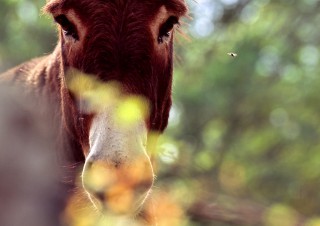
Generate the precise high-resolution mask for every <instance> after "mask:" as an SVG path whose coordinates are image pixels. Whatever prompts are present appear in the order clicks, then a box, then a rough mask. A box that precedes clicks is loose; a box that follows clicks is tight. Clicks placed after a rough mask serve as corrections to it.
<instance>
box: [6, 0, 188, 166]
mask: <svg viewBox="0 0 320 226" xmlns="http://www.w3.org/2000/svg"><path fill="white" fill-rule="evenodd" d="M161 6H165V7H166V9H167V10H168V11H169V12H170V15H172V16H176V17H178V18H180V17H182V16H184V15H185V14H186V12H187V8H186V5H185V2H184V0H108V1H107V0H51V1H49V2H48V3H47V5H46V6H45V8H44V11H45V12H47V13H49V14H52V15H53V16H57V15H60V14H64V13H65V12H68V11H69V10H73V12H74V13H75V15H77V16H78V18H79V19H80V21H81V23H82V25H83V26H84V27H86V28H87V35H86V37H85V38H84V39H82V40H80V41H81V43H82V45H81V48H78V49H76V48H73V47H72V44H70V42H67V41H66V39H65V37H64V34H63V31H62V30H61V29H59V36H60V38H59V42H58V44H57V46H56V48H55V50H54V51H53V53H52V54H50V55H48V56H45V57H42V58H38V59H34V60H31V61H29V62H26V63H24V64H22V65H20V66H18V67H16V68H14V69H11V70H10V71H8V72H6V73H5V74H3V75H1V78H2V79H5V80H9V81H11V82H13V83H20V84H22V85H24V87H25V88H26V91H27V92H28V93H32V95H41V96H47V97H48V98H49V99H48V100H49V101H50V102H52V103H53V104H57V105H58V107H57V114H56V118H55V119H54V120H56V122H57V123H59V122H60V121H61V122H62V123H61V137H60V139H59V142H60V143H62V144H63V146H62V148H61V150H62V151H64V152H66V150H68V160H69V161H70V162H84V160H85V157H84V152H85V151H86V149H87V147H88V145H89V144H88V132H89V128H90V121H91V119H92V117H94V115H92V114H90V115H89V114H84V113H81V112H80V111H79V109H78V106H77V103H76V100H75V97H74V96H73V95H72V93H70V91H69V90H68V88H67V87H66V85H65V75H66V73H67V71H68V70H69V69H70V68H76V69H78V70H80V71H82V72H84V73H87V74H91V75H92V76H96V77H97V78H98V79H99V80H101V81H103V82H106V81H110V80H116V81H118V82H120V83H121V84H122V86H123V87H124V90H123V91H124V92H125V93H127V94H138V95H142V96H144V97H146V98H147V99H148V100H149V101H150V103H151V114H150V118H149V119H148V128H149V130H154V131H159V132H162V131H163V130H164V129H165V128H166V126H167V123H168V117H169V111H170V107H171V86H172V70H173V63H172V61H173V36H170V40H169V41H168V42H167V43H159V48H160V47H161V51H160V52H159V49H157V48H156V47H155V46H154V42H155V40H154V37H153V36H152V33H151V31H150V24H151V22H152V21H153V20H154V19H155V16H156V15H157V13H158V11H159V9H160V7H161ZM164 22H165V21H164ZM77 29H79V28H77ZM77 42H79V41H77V40H75V41H74V43H77ZM80 120H81V121H80ZM66 147H68V148H66Z"/></svg>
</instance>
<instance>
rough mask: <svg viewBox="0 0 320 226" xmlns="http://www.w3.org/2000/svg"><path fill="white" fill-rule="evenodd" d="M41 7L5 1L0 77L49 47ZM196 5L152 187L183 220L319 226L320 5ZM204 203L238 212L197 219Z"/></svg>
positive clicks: (222, 1)
mask: <svg viewBox="0 0 320 226" xmlns="http://www.w3.org/2000/svg"><path fill="white" fill-rule="evenodd" d="M42 4H43V1H35V0H33V1H30V0H29V1H17V0H1V2H0V12H1V15H2V18H3V19H2V20H0V70H2V71H3V70H4V69H6V68H8V67H9V66H11V65H14V64H16V63H18V62H22V61H23V60H25V59H28V58H30V57H31V56H37V55H42V54H44V53H48V52H50V50H51V49H53V47H54V44H55V42H56V35H55V32H54V29H53V25H52V22H50V20H48V19H47V18H46V16H41V17H39V16H38V13H39V12H40V7H41V6H42ZM189 5H190V9H191V16H192V17H193V20H188V19H186V20H185V21H186V23H187V24H188V25H185V27H184V28H182V29H183V30H186V31H187V33H189V37H190V39H191V41H188V40H186V39H184V38H182V37H178V40H177V41H178V43H179V44H178V45H176V70H175V79H174V93H173V95H174V106H173V109H172V112H171V118H170V125H169V127H168V129H167V131H166V132H165V134H164V135H163V136H162V137H161V139H160V141H159V152H160V153H159V166H158V169H159V172H158V179H157V185H156V188H155V190H156V192H157V190H161V191H163V192H165V193H167V194H170V196H171V198H172V199H174V200H175V202H176V203H177V204H175V205H173V207H172V208H174V209H176V210H177V212H179V211H180V209H179V208H182V209H184V210H185V211H186V212H189V215H191V217H190V219H189V218H188V217H187V218H186V221H187V222H183V223H181V222H180V225H188V226H191V225H192V226H197V225H204V226H206V225H215V226H226V225H266V226H283V225H284V226H286V225H288V226H289V225H305V226H318V225H320V223H319V222H320V220H319V219H320V193H319V190H320V170H319V167H320V141H319V140H320V139H319V138H320V137H319V136H320V129H319V128H320V117H319V116H318V115H319V111H320V105H319V102H320V95H319V94H318V93H317V92H318V90H319V89H320V77H318V75H319V74H320V66H319V65H320V64H319V57H320V52H319V50H320V49H319V43H320V33H319V32H318V31H317V26H318V25H319V24H320V14H319V11H320V1H319V0H251V1H249V0H201V1H200V0H199V1H198V2H195V1H189ZM228 52H235V53H237V54H238V56H237V57H231V56H229V55H228V54H227V53H228ZM318 105H319V106H318ZM161 199H162V200H165V198H161ZM169 202H173V201H169ZM197 202H198V203H200V204H199V205H198V207H199V206H201V202H206V203H211V204H214V205H215V206H220V211H222V210H223V211H229V213H231V214H233V215H232V216H229V215H228V214H224V215H223V214H220V215H219V211H218V212H215V211H217V209H214V208H213V209H211V210H212V211H210V213H209V214H204V213H203V214H202V215H201V214H200V215H199V214H198V213H195V212H197V211H198V212H199V211H201V208H200V207H199V208H196V211H194V208H192V205H193V204H194V203H197ZM163 205H164V207H163V208H164V209H168V207H166V206H165V205H166V204H165V202H164V204H163ZM177 206H179V207H177ZM250 206H251V207H254V208H251V209H250ZM169 209H170V208H169ZM209 210H210V208H209ZM260 210H261V211H260ZM248 211H249V213H251V214H247V215H246V213H247V212H248ZM259 211H260V212H259ZM227 213H228V212H227ZM235 213H237V214H238V215H236V214H235ZM192 214H193V215H192ZM197 214H198V215H199V216H200V217H199V216H198V215H197ZM241 214H242V215H243V216H244V217H242V218H241V217H239V216H240V215H241ZM181 215H182V214H181ZM221 215H223V217H222V216H221ZM197 216H198V217H197ZM250 218H252V220H251V221H250ZM254 218H258V219H257V220H254ZM187 219H189V220H187ZM226 219H227V220H226ZM168 225H169V224H168ZM172 225H173V224H172ZM178 225H179V224H178Z"/></svg>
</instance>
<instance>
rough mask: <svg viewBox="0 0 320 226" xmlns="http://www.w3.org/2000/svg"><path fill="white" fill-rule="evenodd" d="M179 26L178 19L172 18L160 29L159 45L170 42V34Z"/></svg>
mask: <svg viewBox="0 0 320 226" xmlns="http://www.w3.org/2000/svg"><path fill="white" fill-rule="evenodd" d="M176 24H179V19H178V17H175V16H171V17H169V19H168V20H167V21H166V22H165V23H164V24H163V25H162V26H161V27H160V30H159V37H158V43H159V44H162V43H163V42H166V41H168V39H169V38H170V34H171V32H172V30H173V27H174V25H176Z"/></svg>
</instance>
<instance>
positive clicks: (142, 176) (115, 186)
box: [82, 156, 154, 214]
mask: <svg viewBox="0 0 320 226" xmlns="http://www.w3.org/2000/svg"><path fill="white" fill-rule="evenodd" d="M82 177H83V178H82V180H83V186H84V188H85V190H86V191H87V192H88V193H89V196H90V198H91V200H92V201H93V203H94V204H95V205H96V206H97V207H99V208H101V207H102V208H103V209H104V210H105V211H109V212H110V213H117V214H136V213H137V212H138V211H139V209H140V208H141V207H142V205H143V203H144V201H145V200H146V198H147V196H148V194H149V193H150V190H151V187H152V185H153V180H154V174H153V169H152V165H151V163H150V160H149V158H147V157H146V156H144V158H143V159H136V160H134V161H131V162H126V163H120V162H112V163H111V162H105V161H94V162H92V161H87V162H86V164H85V168H84V171H83V175H82Z"/></svg>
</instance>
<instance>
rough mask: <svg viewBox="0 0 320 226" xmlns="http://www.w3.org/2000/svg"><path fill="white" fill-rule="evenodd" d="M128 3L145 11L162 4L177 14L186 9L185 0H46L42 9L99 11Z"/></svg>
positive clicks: (51, 11)
mask: <svg viewBox="0 0 320 226" xmlns="http://www.w3.org/2000/svg"><path fill="white" fill-rule="evenodd" d="M129 3H130V6H131V7H135V6H136V7H139V9H140V10H146V11H148V10H150V8H154V9H157V8H160V7H161V6H163V5H164V6H165V7H166V8H167V10H169V11H171V12H172V13H174V14H176V15H177V16H184V15H185V14H186V13H187V11H188V8H187V6H186V3H185V0H125V1H123V0H47V4H46V6H45V7H44V11H46V12H49V13H53V14H55V13H57V12H64V11H66V10H69V9H78V8H82V9H83V8H84V9H88V10H91V11H92V10H93V11H95V10H96V11H101V7H103V8H104V9H108V7H105V6H108V5H109V6H112V8H115V7H117V8H118V9H119V10H121V9H123V8H124V7H127V5H128V4H129ZM141 6H145V7H141Z"/></svg>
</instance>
